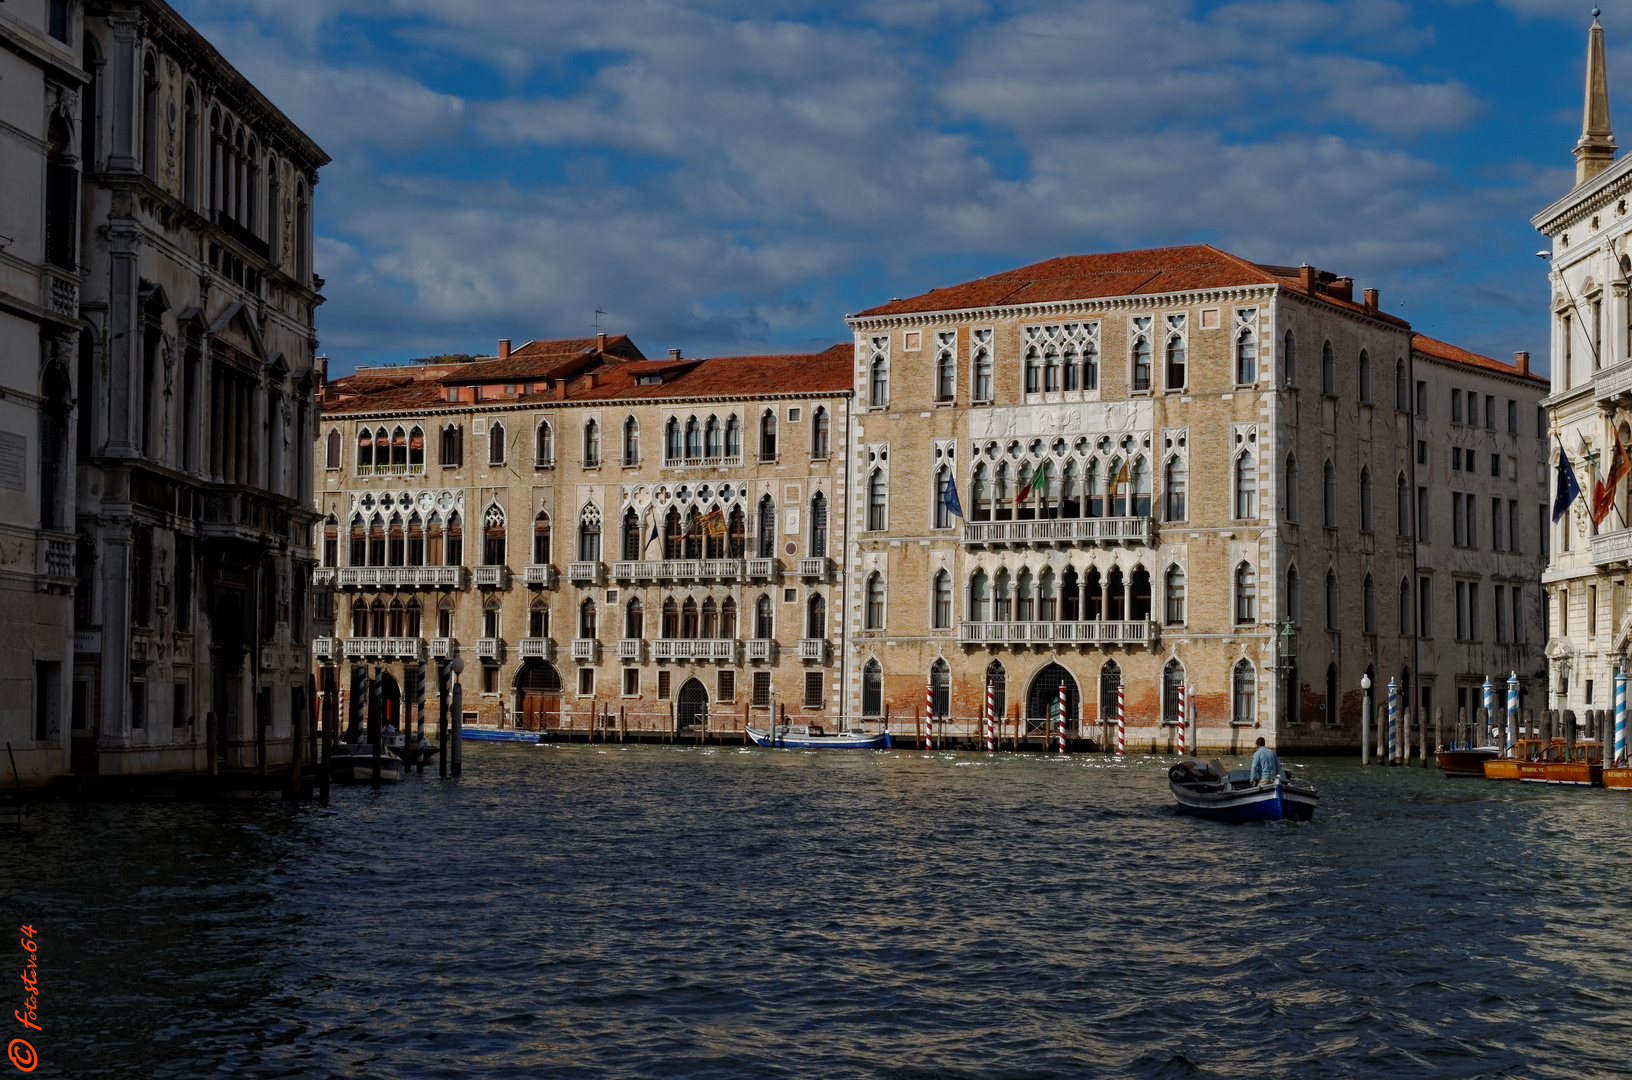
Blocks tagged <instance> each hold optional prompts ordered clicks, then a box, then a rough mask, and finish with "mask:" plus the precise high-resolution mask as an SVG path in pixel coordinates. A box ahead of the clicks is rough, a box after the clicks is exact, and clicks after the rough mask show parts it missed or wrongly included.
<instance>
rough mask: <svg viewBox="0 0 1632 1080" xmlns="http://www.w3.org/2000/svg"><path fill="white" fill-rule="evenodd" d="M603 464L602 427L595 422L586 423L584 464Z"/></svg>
mask: <svg viewBox="0 0 1632 1080" xmlns="http://www.w3.org/2000/svg"><path fill="white" fill-rule="evenodd" d="M600 463H601V425H600V424H598V423H596V422H595V421H594V420H588V421H586V422H585V423H584V464H585V465H586V466H589V465H599V464H600Z"/></svg>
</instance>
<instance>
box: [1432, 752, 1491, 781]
mask: <svg viewBox="0 0 1632 1080" xmlns="http://www.w3.org/2000/svg"><path fill="white" fill-rule="evenodd" d="M1501 755H1502V749H1501V747H1499V746H1466V745H1464V746H1459V747H1452V748H1451V749H1449V750H1447V749H1445V748H1444V747H1441V748H1440V749H1438V750H1436V751H1435V752H1434V760H1435V762H1436V763H1437V764H1438V765H1439V771H1440V772H1441V773H1443V774H1444V776H1445V778H1446V779H1447V780H1450V779H1454V778H1456V777H1459V776H1484V775H1485V762H1487V761H1491V760H1493V759H1495V758H1498V757H1501Z"/></svg>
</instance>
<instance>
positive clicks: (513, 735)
mask: <svg viewBox="0 0 1632 1080" xmlns="http://www.w3.org/2000/svg"><path fill="white" fill-rule="evenodd" d="M459 733H460V735H461V736H462V737H463V738H464V740H465V741H466V742H524V743H536V742H545V741H547V739H548V738H549V736H548V733H547V732H543V731H520V730H517V729H516V728H482V727H471V726H470V725H469V724H466V725H465V726H464V727H462V728H460V729H459ZM449 734H450V735H451V734H452V733H451V732H450V733H449ZM431 753H433V754H434V753H436V744H435V743H432V744H431Z"/></svg>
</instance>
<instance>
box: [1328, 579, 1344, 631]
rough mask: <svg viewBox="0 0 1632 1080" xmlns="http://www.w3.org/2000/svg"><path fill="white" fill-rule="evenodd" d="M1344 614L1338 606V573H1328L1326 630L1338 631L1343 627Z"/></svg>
mask: <svg viewBox="0 0 1632 1080" xmlns="http://www.w3.org/2000/svg"><path fill="white" fill-rule="evenodd" d="M1342 618H1343V613H1342V611H1340V610H1339V609H1338V606H1337V571H1335V570H1328V571H1326V629H1328V630H1336V629H1337V628H1338V627H1339V626H1340V625H1342Z"/></svg>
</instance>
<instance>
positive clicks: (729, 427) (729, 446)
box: [725, 414, 742, 458]
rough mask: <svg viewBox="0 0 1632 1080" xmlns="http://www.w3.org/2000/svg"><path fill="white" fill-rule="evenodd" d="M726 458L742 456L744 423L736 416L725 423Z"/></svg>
mask: <svg viewBox="0 0 1632 1080" xmlns="http://www.w3.org/2000/svg"><path fill="white" fill-rule="evenodd" d="M725 456H726V457H728V458H739V457H741V456H742V422H741V421H739V420H738V419H737V418H736V415H735V414H733V415H732V416H730V417H728V418H727V419H726V421H725Z"/></svg>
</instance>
